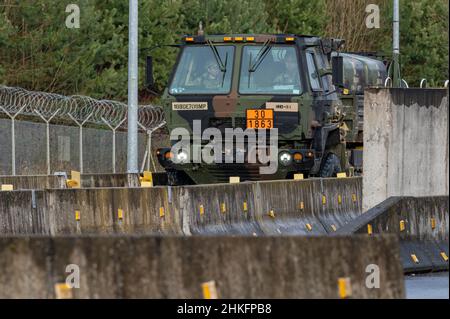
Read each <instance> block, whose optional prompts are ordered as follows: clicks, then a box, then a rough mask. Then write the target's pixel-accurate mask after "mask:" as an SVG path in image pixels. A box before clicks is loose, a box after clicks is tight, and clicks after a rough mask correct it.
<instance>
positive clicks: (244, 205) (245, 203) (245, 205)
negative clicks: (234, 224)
mask: <svg viewBox="0 0 450 319" xmlns="http://www.w3.org/2000/svg"><path fill="white" fill-rule="evenodd" d="M242 206H243V208H244V212H246V211H248V207H247V202H244V203H243V204H242Z"/></svg>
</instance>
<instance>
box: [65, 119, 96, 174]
mask: <svg viewBox="0 0 450 319" xmlns="http://www.w3.org/2000/svg"><path fill="white" fill-rule="evenodd" d="M92 114H94V112H91V114H89V115H88V117H86V118H85V119H84V121H83V122H81V123H80V122H78V121H77V119H76V118H75V117H73V116H72V114H70V113H69V114H68V115H69V116H70V118H71V119H72V121H74V122H75V123H76V124H77V125H78V127H79V128H80V134H79V137H80V141H79V143H80V173H81V174H83V172H84V170H83V125H84V124H85V123H86V122H87V121H88V120H89V119H90V118H91V116H92Z"/></svg>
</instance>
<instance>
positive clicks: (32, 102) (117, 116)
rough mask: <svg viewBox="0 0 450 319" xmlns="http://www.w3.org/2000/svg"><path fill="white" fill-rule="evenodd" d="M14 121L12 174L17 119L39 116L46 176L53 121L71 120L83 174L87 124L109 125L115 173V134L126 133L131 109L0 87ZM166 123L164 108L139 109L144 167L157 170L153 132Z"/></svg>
mask: <svg viewBox="0 0 450 319" xmlns="http://www.w3.org/2000/svg"><path fill="white" fill-rule="evenodd" d="M1 112H4V113H5V114H6V115H7V116H8V117H9V118H10V119H11V173H12V175H16V150H15V144H16V141H15V139H16V138H15V120H16V117H17V116H19V115H26V116H34V117H39V118H40V119H41V120H42V121H43V122H44V123H45V125H46V157H47V174H50V173H51V166H50V122H51V121H56V120H58V119H59V120H65V121H71V122H73V123H75V124H76V126H78V128H79V167H80V172H81V173H83V127H84V126H85V124H86V123H91V124H97V125H102V126H105V125H106V126H107V127H108V128H109V129H110V130H111V132H112V135H113V141H112V149H113V151H112V167H113V173H116V131H117V130H119V129H125V130H126V128H127V127H126V120H127V118H128V117H127V112H128V107H127V105H126V104H125V103H122V102H118V101H112V100H96V99H93V98H91V97H88V96H82V95H72V96H64V95H60V94H55V93H47V92H39V91H29V90H26V89H23V88H19V87H8V86H1V85H0V113H1ZM165 124H166V121H165V118H164V112H163V109H162V107H160V106H157V105H141V106H139V108H138V126H139V128H140V129H141V130H142V131H143V132H145V133H146V135H147V150H146V152H145V156H144V159H143V165H144V164H145V163H146V164H147V169H148V170H150V163H152V164H153V168H154V167H155V164H154V160H153V157H152V154H151V139H152V133H153V132H154V131H156V130H157V129H159V128H161V127H163V126H164V125H165Z"/></svg>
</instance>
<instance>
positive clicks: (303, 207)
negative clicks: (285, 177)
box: [300, 201, 305, 210]
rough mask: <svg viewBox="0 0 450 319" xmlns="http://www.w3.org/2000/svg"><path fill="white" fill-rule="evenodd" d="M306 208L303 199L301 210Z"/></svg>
mask: <svg viewBox="0 0 450 319" xmlns="http://www.w3.org/2000/svg"><path fill="white" fill-rule="evenodd" d="M304 209H305V203H304V202H303V201H302V202H300V210H304Z"/></svg>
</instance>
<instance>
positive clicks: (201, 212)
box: [199, 205, 205, 216]
mask: <svg viewBox="0 0 450 319" xmlns="http://www.w3.org/2000/svg"><path fill="white" fill-rule="evenodd" d="M199 212H200V216H202V215H203V214H204V213H205V208H204V207H203V205H200V207H199Z"/></svg>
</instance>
